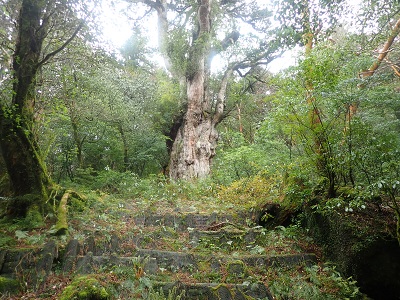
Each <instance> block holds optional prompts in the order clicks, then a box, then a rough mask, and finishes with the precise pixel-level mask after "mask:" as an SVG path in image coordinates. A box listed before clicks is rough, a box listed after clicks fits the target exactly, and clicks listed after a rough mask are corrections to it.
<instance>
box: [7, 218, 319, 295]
mask: <svg viewBox="0 0 400 300" xmlns="http://www.w3.org/2000/svg"><path fill="white" fill-rule="evenodd" d="M252 219H254V216H253V215H252V214H251V213H248V212H241V213H237V214H235V215H229V214H226V215H224V214H217V213H212V214H199V213H188V214H165V215H161V214H159V215H152V214H149V215H145V214H142V215H138V216H131V215H129V214H123V215H121V222H125V223H126V224H127V226H126V227H125V230H124V231H123V232H114V233H112V234H110V235H109V234H108V233H107V232H104V231H101V230H99V231H94V232H92V233H91V234H90V235H88V236H86V238H85V239H81V240H78V239H71V240H69V241H68V243H67V245H66V247H65V249H58V248H57V245H56V243H55V242H54V241H49V242H48V243H47V244H45V245H44V247H42V248H41V249H23V250H1V251H0V275H1V276H4V277H10V278H19V279H21V276H23V278H24V280H26V281H29V284H34V285H38V284H40V282H44V281H45V280H46V278H47V277H48V276H49V275H51V274H56V273H58V274H64V275H65V276H71V278H72V277H73V276H77V275H78V274H108V276H109V274H112V273H113V272H114V273H118V272H119V273H122V272H125V273H131V274H130V275H127V279H126V280H125V281H123V282H120V283H119V284H116V290H117V291H118V289H121V290H120V291H118V292H119V293H120V295H121V296H120V299H136V298H129V295H127V292H126V290H127V288H126V287H127V286H128V285H131V286H132V285H133V283H132V279H129V278H132V276H134V277H135V278H136V279H137V280H142V281H143V282H147V286H149V285H151V286H152V288H153V289H154V290H157V291H163V292H164V294H165V295H168V293H170V291H174V292H175V293H176V295H181V298H180V299H199V300H200V299H224V300H225V299H226V300H228V299H235V300H239V299H274V295H272V293H271V291H270V290H269V288H268V285H269V283H268V276H266V273H268V270H270V269H273V268H300V267H302V266H310V265H313V264H316V263H317V258H316V256H315V254H313V253H304V251H303V250H302V249H301V248H299V247H298V245H296V243H295V242H293V241H290V240H287V239H284V238H282V236H280V234H279V230H278V232H277V231H276V230H275V231H268V230H266V229H264V228H262V227H260V226H256V224H254V223H252V222H251V220H252ZM129 276H130V277H129ZM144 278H146V280H147V281H144ZM149 283H150V284H149ZM124 289H125V292H124V291H123V290H124ZM124 293H125V294H126V297H127V298H124V296H123V295H124ZM172 299H175V298H172ZM176 299H178V296H176Z"/></svg>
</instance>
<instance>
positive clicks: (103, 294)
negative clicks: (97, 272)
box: [60, 275, 110, 300]
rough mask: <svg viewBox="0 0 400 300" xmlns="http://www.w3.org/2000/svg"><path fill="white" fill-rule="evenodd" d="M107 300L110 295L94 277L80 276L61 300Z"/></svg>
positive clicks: (64, 292) (66, 290)
mask: <svg viewBox="0 0 400 300" xmlns="http://www.w3.org/2000/svg"><path fill="white" fill-rule="evenodd" d="M71 299H77V300H107V299H110V295H109V293H108V292H107V290H106V289H105V287H104V284H103V283H101V282H100V281H99V280H98V279H97V278H96V277H95V276H94V275H85V276H78V277H76V278H74V280H73V281H72V282H71V283H70V284H69V285H68V286H67V287H66V288H65V289H64V291H63V292H62V294H61V296H60V300H71Z"/></svg>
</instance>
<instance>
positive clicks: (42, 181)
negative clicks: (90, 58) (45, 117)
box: [0, 0, 50, 216]
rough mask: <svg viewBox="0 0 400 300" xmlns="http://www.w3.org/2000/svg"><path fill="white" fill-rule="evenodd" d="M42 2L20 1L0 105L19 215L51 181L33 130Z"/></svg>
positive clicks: (4, 147) (4, 150) (44, 192)
mask: <svg viewBox="0 0 400 300" xmlns="http://www.w3.org/2000/svg"><path fill="white" fill-rule="evenodd" d="M44 3H45V2H44V1H34V0H32V1H29V0H24V1H23V2H22V6H21V11H20V16H19V22H18V39H17V43H16V47H15V52H14V61H13V71H14V84H13V99H12V104H11V106H6V105H3V106H2V109H1V112H0V134H1V139H0V143H1V150H2V154H3V157H4V160H5V163H6V166H7V171H8V174H9V177H10V180H11V183H12V187H13V190H14V194H15V196H17V197H16V199H17V202H16V203H15V204H14V209H15V211H14V213H15V214H17V215H21V216H23V215H24V214H26V212H27V211H28V210H29V208H30V206H32V205H35V206H39V207H40V206H42V204H44V203H45V202H46V200H47V198H48V196H47V189H48V187H49V184H50V179H49V177H48V175H47V172H46V168H45V165H44V163H43V161H42V156H41V154H40V150H39V147H38V145H37V142H36V141H35V137H34V135H33V134H32V132H33V123H34V105H35V90H34V89H35V83H36V80H35V79H36V73H37V71H38V68H39V59H40V54H41V48H42V43H43V39H44V37H45V29H46V25H47V24H46V23H47V21H46V20H42V19H41V17H42V10H43V9H44V5H45V4H44ZM27 195H30V196H27ZM18 196H25V197H18ZM18 199H19V200H18ZM18 201H19V202H18ZM38 201H40V202H38Z"/></svg>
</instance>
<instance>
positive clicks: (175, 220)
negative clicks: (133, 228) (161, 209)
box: [132, 211, 255, 231]
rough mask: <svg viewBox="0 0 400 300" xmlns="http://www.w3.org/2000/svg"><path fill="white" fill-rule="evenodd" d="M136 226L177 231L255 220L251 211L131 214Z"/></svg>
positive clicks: (242, 223)
mask: <svg viewBox="0 0 400 300" xmlns="http://www.w3.org/2000/svg"><path fill="white" fill-rule="evenodd" d="M132 218H133V221H134V223H135V224H136V225H137V226H142V227H146V226H166V227H172V228H175V229H176V230H179V231H186V230H187V228H198V229H206V228H208V227H209V226H212V225H213V224H217V223H221V222H231V223H235V224H239V225H244V226H245V225H247V224H248V223H251V222H254V221H255V219H254V218H255V216H254V214H253V213H252V212H247V211H242V212H239V213H237V214H236V215H231V214H218V213H212V214H190V213H189V214H167V215H141V216H133V217H132Z"/></svg>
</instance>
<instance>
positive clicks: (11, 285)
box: [0, 276, 21, 296]
mask: <svg viewBox="0 0 400 300" xmlns="http://www.w3.org/2000/svg"><path fill="white" fill-rule="evenodd" d="M19 290H21V285H20V283H19V282H18V280H15V279H12V278H6V277H3V276H0V295H4V296H5V295H10V294H16V293H18V291H19Z"/></svg>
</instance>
